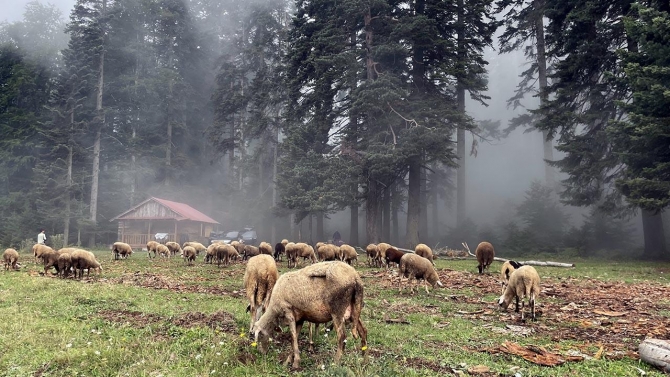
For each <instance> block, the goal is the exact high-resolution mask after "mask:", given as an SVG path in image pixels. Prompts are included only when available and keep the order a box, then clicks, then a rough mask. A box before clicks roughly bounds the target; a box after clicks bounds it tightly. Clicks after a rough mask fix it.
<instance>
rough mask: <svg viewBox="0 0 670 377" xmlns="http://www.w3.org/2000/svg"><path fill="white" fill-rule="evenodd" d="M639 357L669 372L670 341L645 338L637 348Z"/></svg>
mask: <svg viewBox="0 0 670 377" xmlns="http://www.w3.org/2000/svg"><path fill="white" fill-rule="evenodd" d="M638 352H639V354H640V359H642V361H644V362H646V363H649V364H651V365H653V366H656V367H659V368H661V369H662V370H663V371H664V372H665V373H670V342H668V341H667V340H661V339H645V340H643V341H642V343H640V348H639V350H638Z"/></svg>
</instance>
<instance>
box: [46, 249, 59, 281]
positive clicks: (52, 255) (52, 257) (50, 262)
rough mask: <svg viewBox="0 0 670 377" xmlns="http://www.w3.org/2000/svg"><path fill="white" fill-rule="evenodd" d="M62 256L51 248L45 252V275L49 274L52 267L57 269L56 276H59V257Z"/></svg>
mask: <svg viewBox="0 0 670 377" xmlns="http://www.w3.org/2000/svg"><path fill="white" fill-rule="evenodd" d="M59 255H60V254H59V253H58V252H57V251H55V250H54V249H52V248H49V250H44V252H43V253H42V255H41V258H42V262H44V275H46V274H47V272H49V270H50V269H51V267H53V268H55V269H56V274H59V269H58V256H59Z"/></svg>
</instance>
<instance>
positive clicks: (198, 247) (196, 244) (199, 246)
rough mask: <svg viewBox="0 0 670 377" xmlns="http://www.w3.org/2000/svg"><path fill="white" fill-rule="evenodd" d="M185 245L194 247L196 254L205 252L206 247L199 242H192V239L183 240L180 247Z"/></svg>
mask: <svg viewBox="0 0 670 377" xmlns="http://www.w3.org/2000/svg"><path fill="white" fill-rule="evenodd" d="M186 246H192V247H193V248H194V249H195V254H196V255H200V253H201V252H203V253H205V252H207V248H206V247H205V245H203V244H201V243H200V242H194V241H190V242H184V244H183V245H182V247H186Z"/></svg>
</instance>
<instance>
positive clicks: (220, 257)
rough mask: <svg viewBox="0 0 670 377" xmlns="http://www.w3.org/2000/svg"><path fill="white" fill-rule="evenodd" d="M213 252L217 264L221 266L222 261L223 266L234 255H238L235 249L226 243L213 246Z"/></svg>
mask: <svg viewBox="0 0 670 377" xmlns="http://www.w3.org/2000/svg"><path fill="white" fill-rule="evenodd" d="M215 253H216V254H215V257H216V265H217V266H221V263H222V262H223V265H224V266H227V265H228V263H229V261H230V260H231V259H232V258H233V257H234V256H239V254H237V250H236V249H235V248H234V247H232V246H231V245H228V244H223V245H218V246H217V247H216V248H215Z"/></svg>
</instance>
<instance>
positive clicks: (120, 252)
mask: <svg viewBox="0 0 670 377" xmlns="http://www.w3.org/2000/svg"><path fill="white" fill-rule="evenodd" d="M132 253H133V248H132V247H130V245H128V244H127V243H125V242H114V244H113V245H112V254H113V255H114V259H119V258H123V259H126V258H128V257H129V256H130V254H132Z"/></svg>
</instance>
